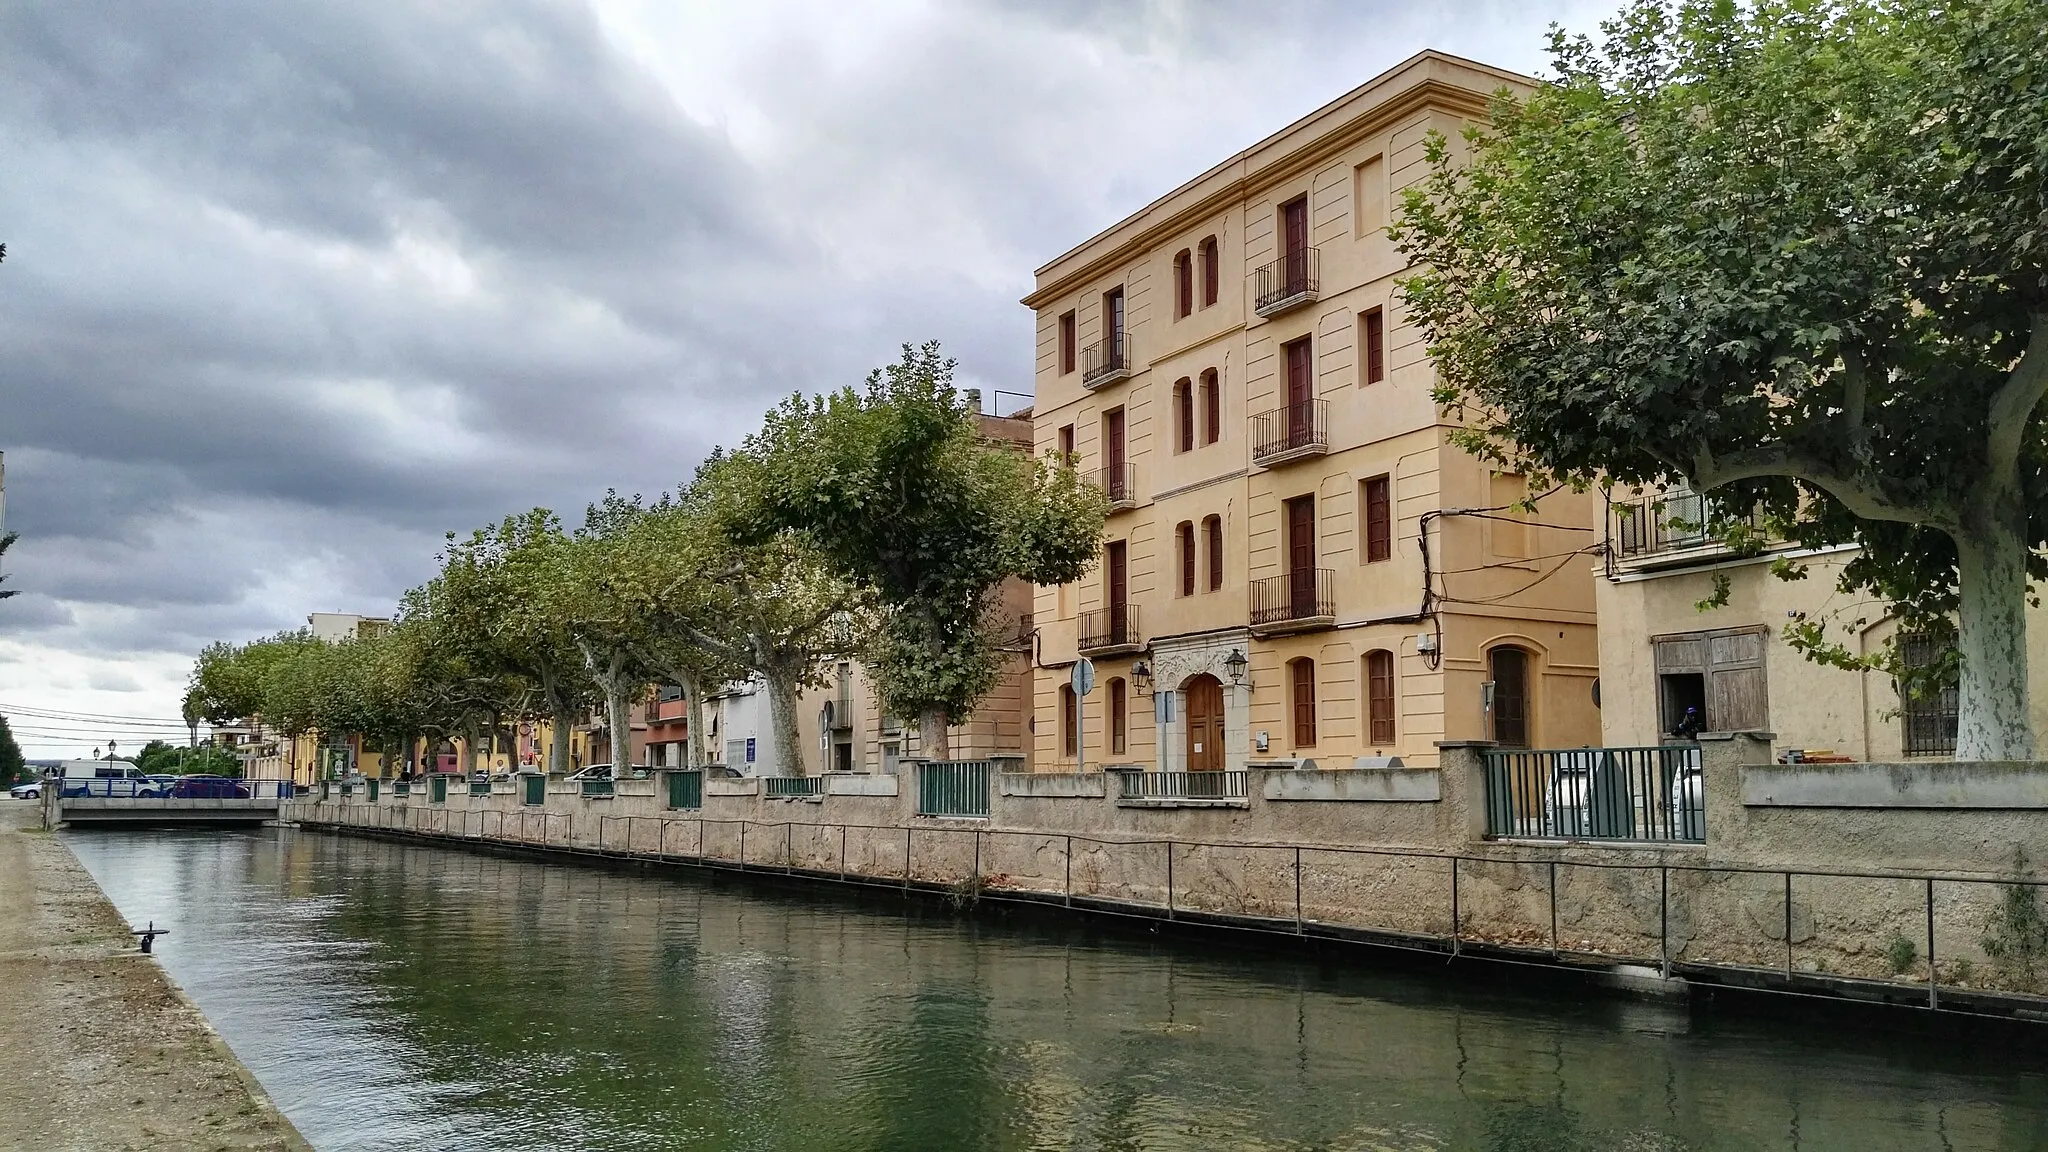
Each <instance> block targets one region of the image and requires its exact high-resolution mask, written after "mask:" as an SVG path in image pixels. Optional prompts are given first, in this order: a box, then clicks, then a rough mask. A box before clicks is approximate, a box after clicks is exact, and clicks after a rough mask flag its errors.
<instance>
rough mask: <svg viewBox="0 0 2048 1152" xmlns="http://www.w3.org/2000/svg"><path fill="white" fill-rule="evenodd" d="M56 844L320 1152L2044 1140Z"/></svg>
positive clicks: (1427, 1042) (1130, 997)
mask: <svg viewBox="0 0 2048 1152" xmlns="http://www.w3.org/2000/svg"><path fill="white" fill-rule="evenodd" d="M68 842H69V843H70V844H71V845H72V847H73V848H74V850H75V851H77V853H78V855H79V857H80V858H81V859H82V860H83V861H84V862H85V864H86V866H87V867H88V868H89V869H90V870H91V871H92V872H93V874H94V875H95V876H96V877H97V878H98V879H99V881H100V883H101V885H102V886H103V887H104V888H105V889H106V890H107V892H108V893H109V895H110V896H112V897H113V899H114V901H115V903H116V904H117V905H119V906H120V908H121V910H122V911H123V912H124V913H125V914H126V915H128V916H129V917H130V918H131V919H138V920H140V919H149V918H152V917H153V918H155V919H156V920H157V921H158V922H159V923H169V924H171V925H172V926H173V927H174V928H175V929H176V934H175V935H173V936H172V937H170V938H169V939H168V941H167V942H165V943H166V944H167V945H168V946H164V945H163V944H160V948H161V949H162V956H163V961H164V963H165V965H166V966H167V967H168V968H169V969H170V971H171V973H172V974H173V975H174V976H175V977H176V978H177V979H178V981H179V982H180V983H181V984H182V985H183V986H184V987H185V988H186V990H187V991H188V992H189V993H190V994H191V995H192V996H193V998H194V999H195V1000H197V1001H198V1002H199V1004H200V1006H201V1007H202V1008H203V1009H205V1011H206V1013H207V1015H208V1016H209V1017H210V1018H211V1019H212V1020H213V1022H214V1024H215V1025H216V1026H217V1027H218V1028H219V1029H220V1031H221V1033H222V1034H223V1035H224V1036H225V1037H226V1038H227V1039H228V1042H229V1043H230V1044H231V1045H233V1047H234V1048H235V1050H236V1052H237V1053H238V1054H239V1055H240V1056H241V1057H242V1058H243V1060H244V1061H245V1062H246V1063H248V1064H249V1066H250V1067H251V1069H252V1070H253V1071H254V1072H255V1073H256V1075H257V1076H258V1077H259V1078H260V1079H261V1080H262V1082H263V1084H264V1085H265V1087H266V1088H268V1089H269V1090H270V1092H271V1094H272V1096H273V1097H274V1098H275V1099H276V1100H277V1102H278V1104H279V1106H280V1107H282V1108H283V1109H284V1110H285V1111H286V1112H287V1113H288V1114H289V1115H290V1116H291V1117H292V1119H293V1121H294V1122H296V1123H297V1124H298V1125H299V1127H300V1129H301V1131H303V1132H304V1133H305V1134H306V1135H307V1137H308V1138H309V1139H311V1140H312V1141H313V1143H314V1144H315V1146H316V1147H318V1148H320V1149H322V1150H323V1152H326V1150H331V1149H415V1148H435V1149H469V1148H478V1149H481V1148H492V1149H499V1148H510V1149H543V1148H622V1149H623V1148H633V1149H643V1148H692V1149H719V1150H724V1149H735V1150H737V1149H847V1150H867V1149H873V1150H875V1152H884V1150H886V1152H897V1150H902V1149H926V1148H929V1149H947V1150H950V1149H984V1148H986V1149H1005V1150H1007V1149H1103V1150H1126V1149H1128V1150H1139V1149H1143V1150H1147V1152H1151V1150H1168V1149H1187V1150H1195V1149H1217V1148H1242V1149H1255V1150H1261V1152H1267V1150H1270V1152H1283V1150H1284V1152H1309V1150H1318V1152H1349V1150H1354V1149H1357V1150H1363V1149H1402V1150H1408V1149H1417V1150H1420V1149H1461V1150H1462V1149H1491V1150H1496V1152H1522V1150H1537V1149H1541V1150H1543V1152H1555V1150H1559V1149H1565V1150H1579V1149H1586V1150H1592V1149H1599V1150H1601V1152H1608V1150H1613V1149H1624V1150H1628V1149H1634V1150H1642V1152H1667V1150H1685V1152H1707V1150H1718V1149H1729V1150H1733V1149H1745V1150H1746V1149H1760V1148H1787V1149H1836V1148H1840V1149H1872V1148H1973V1149H1979V1148H1981V1149H2014V1150H2019V1149H2036V1148H2041V1147H2048V1094H2044V1092H2043V1089H2044V1086H2048V1082H2044V1078H2043V1076H2042V1075H2041V1074H2040V1073H2039V1072H2038V1071H2036V1070H2034V1069H2028V1068H2013V1067H2010V1066H2001V1065H1999V1064H1997V1063H1994V1062H1991V1061H1977V1060H1973V1059H1971V1058H1969V1057H1968V1056H1967V1055H1947V1056H1938V1055H1934V1054H1926V1053H1914V1052H1912V1051H1910V1050H1909V1049H1905V1048H1900V1047H1891V1046H1884V1047H1879V1046H1873V1045H1872V1044H1871V1042H1869V1041H1867V1040H1841V1041H1837V1042H1830V1041H1829V1040H1828V1038H1827V1037H1824V1036H1816V1035H1812V1034H1810V1033H1808V1032H1795V1031H1791V1030H1785V1029H1770V1028H1767V1027H1764V1026H1758V1025H1729V1024H1714V1023H1709V1022H1689V1021H1688V1020H1687V1018H1686V1017H1685V1016H1684V1015H1683V1014H1682V1013H1678V1012H1674V1011H1672V1010H1671V1009H1669V1008H1665V1007H1661V1006H1657V1005H1643V1004H1633V1003H1621V1002H1612V1001H1599V1002H1593V1003H1554V1002H1549V1001H1544V1000H1539V999H1537V998H1536V997H1534V996H1529V995H1518V994H1515V993H1514V992H1513V991H1512V990H1511V989H1503V990H1502V991H1501V992H1500V993H1499V994H1497V995H1492V994H1488V993H1486V992H1485V991H1484V990H1475V989H1474V988H1473V987H1472V986H1471V985H1470V984H1458V985H1455V986H1453V985H1451V984H1448V983H1445V982H1437V981H1430V980H1427V979H1421V978H1410V977H1401V976H1391V975H1388V974H1386V973H1379V972H1371V971H1354V970H1349V969H1348V968H1344V967H1341V966H1335V965H1329V964H1321V965H1319V964H1314V963H1307V962H1301V963H1297V962H1291V961H1286V960H1278V959H1273V958H1270V957H1247V956H1240V955H1235V954H1218V955H1214V956H1208V955H1202V954H1200V953H1199V952H1198V951H1197V950H1193V949H1189V948H1158V949H1147V948H1145V947H1143V946H1138V945H1133V944H1131V943H1129V942H1128V941H1112V942H1095V941H1091V940H1089V939H1087V938H1086V937H1085V936H1084V935H1083V934H1080V933H1076V932H1064V931H1056V930H1050V929H1032V930H1027V929H1021V928H1013V927H1009V926H990V925H987V924H982V923H976V922H970V921H958V920H952V919H948V918H944V917H939V916H923V917H920V916H916V915H910V916H905V915H899V914H894V913H892V912H889V911H887V910H883V911H875V910H867V909H860V908H854V907H850V906H847V905H842V904H837V903H830V902H823V901H815V900H809V899H806V898H803V897H800V896H795V897H792V896H777V895H763V894H760V893H755V892H750V891H748V890H745V889H741V888H737V887H732V886H720V885H716V884H711V883H708V882H700V881H697V880H692V879H687V878H657V879H650V878H642V877H634V876H622V875H612V874H608V873H602V872H593V871H585V870H580V869H573V868H561V867H547V866H540V865H532V864H525V863H519V862H514V861H505V860H497V859H492V858H488V857H479V856H470V855H465V854H460V853H451V852H443V851H440V850H435V849H425V848H401V847H396V846H393V845H389V844H380V843H374V842H370V841H361V840H344V839H336V838H331V837H327V836H322V835H312V834H297V833H292V832H286V831H268V832H262V833H218V832H213V833H197V832H194V833H166V832H141V831H137V832H105V833H79V834H75V835H71V836H70V837H69V841H68ZM1507 978H1509V979H1511V977H1507Z"/></svg>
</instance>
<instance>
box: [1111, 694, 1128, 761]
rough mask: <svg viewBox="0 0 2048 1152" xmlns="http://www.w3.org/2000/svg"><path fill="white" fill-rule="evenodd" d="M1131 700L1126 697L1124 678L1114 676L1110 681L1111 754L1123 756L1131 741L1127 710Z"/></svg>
mask: <svg viewBox="0 0 2048 1152" xmlns="http://www.w3.org/2000/svg"><path fill="white" fill-rule="evenodd" d="M1128 707H1129V701H1128V700H1127V699H1126V698H1125V692H1124V678H1123V677H1121V676H1114V677H1111V678H1110V681H1109V754H1110V755H1112V756H1121V755H1123V754H1124V750H1125V748H1126V747H1127V746H1128V745H1129V743H1130V730H1129V719H1128V717H1127V715H1126V711H1127V709H1128Z"/></svg>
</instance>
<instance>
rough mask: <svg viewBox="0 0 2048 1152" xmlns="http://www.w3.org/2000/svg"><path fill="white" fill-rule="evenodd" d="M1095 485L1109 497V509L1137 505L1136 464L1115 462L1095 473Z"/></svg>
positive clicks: (1113, 509)
mask: <svg viewBox="0 0 2048 1152" xmlns="http://www.w3.org/2000/svg"><path fill="white" fill-rule="evenodd" d="M1095 486H1096V487H1097V488H1100V489H1102V494H1103V495H1105V496H1107V497H1109V508H1110V511H1112V512H1114V511H1117V510H1119V509H1123V508H1136V507H1137V506H1138V466H1137V465H1136V464H1116V465H1112V466H1110V467H1108V468H1104V469H1102V470H1101V471H1099V472H1097V473H1096V474H1095Z"/></svg>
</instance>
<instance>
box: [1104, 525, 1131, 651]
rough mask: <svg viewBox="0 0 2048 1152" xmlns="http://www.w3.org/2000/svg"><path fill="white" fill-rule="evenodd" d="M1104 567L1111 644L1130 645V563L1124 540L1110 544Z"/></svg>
mask: <svg viewBox="0 0 2048 1152" xmlns="http://www.w3.org/2000/svg"><path fill="white" fill-rule="evenodd" d="M1102 567H1103V571H1104V576H1105V578H1106V579H1107V580H1108V584H1109V586H1108V587H1107V588H1105V589H1103V591H1104V593H1105V594H1107V596H1108V600H1109V603H1108V609H1109V621H1108V623H1109V642H1110V643H1111V644H1124V643H1128V640H1127V639H1126V637H1127V636H1128V635H1129V633H1128V631H1127V630H1126V627H1125V625H1126V617H1128V616H1129V615H1130V611H1129V609H1128V608H1127V607H1126V604H1127V602H1128V597H1129V595H1130V584H1129V579H1130V561H1129V553H1128V549H1127V548H1126V546H1125V544H1124V542H1123V541H1122V540H1113V541H1111V542H1110V544H1109V547H1108V550H1107V555H1105V556H1104V557H1103V565H1102Z"/></svg>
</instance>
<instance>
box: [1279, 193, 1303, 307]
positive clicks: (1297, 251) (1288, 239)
mask: <svg viewBox="0 0 2048 1152" xmlns="http://www.w3.org/2000/svg"><path fill="white" fill-rule="evenodd" d="M1280 236H1281V242H1282V243H1283V244H1284V245H1285V248H1284V252H1285V255H1286V264H1285V266H1284V268H1283V269H1282V270H1283V272H1284V273H1285V274H1286V285H1287V295H1289V296H1292V295H1294V294H1296V293H1298V292H1305V291H1307V290H1308V197H1306V196H1297V197H1295V198H1294V199H1292V200H1289V201H1288V202H1287V203H1285V204H1283V205H1281V206H1280Z"/></svg>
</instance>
